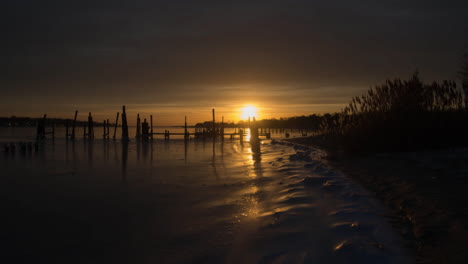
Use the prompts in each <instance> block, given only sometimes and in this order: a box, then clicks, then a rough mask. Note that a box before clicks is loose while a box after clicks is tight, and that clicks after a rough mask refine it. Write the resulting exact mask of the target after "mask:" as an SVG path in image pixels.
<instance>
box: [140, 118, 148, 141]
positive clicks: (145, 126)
mask: <svg viewBox="0 0 468 264" xmlns="http://www.w3.org/2000/svg"><path fill="white" fill-rule="evenodd" d="M141 137H142V139H143V140H145V141H146V140H148V138H149V126H148V122H146V118H145V119H143V123H142V124H141Z"/></svg>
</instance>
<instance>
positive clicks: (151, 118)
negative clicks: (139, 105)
mask: <svg viewBox="0 0 468 264" xmlns="http://www.w3.org/2000/svg"><path fill="white" fill-rule="evenodd" d="M150 122H151V124H150V125H151V130H150V133H151V140H153V115H150Z"/></svg>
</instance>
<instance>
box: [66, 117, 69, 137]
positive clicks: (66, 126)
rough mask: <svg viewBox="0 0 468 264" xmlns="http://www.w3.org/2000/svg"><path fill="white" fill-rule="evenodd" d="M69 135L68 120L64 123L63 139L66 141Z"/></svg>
mask: <svg viewBox="0 0 468 264" xmlns="http://www.w3.org/2000/svg"><path fill="white" fill-rule="evenodd" d="M69 136H70V135H69V134H68V119H67V120H66V121H65V139H68V137H69Z"/></svg>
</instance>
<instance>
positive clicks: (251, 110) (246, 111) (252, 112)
mask: <svg viewBox="0 0 468 264" xmlns="http://www.w3.org/2000/svg"><path fill="white" fill-rule="evenodd" d="M241 111H242V113H241V118H242V119H243V120H246V119H249V117H250V118H252V117H255V118H258V115H257V108H256V107H255V106H252V105H248V106H246V107H244V108H242V109H241Z"/></svg>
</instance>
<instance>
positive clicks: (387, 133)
mask: <svg viewBox="0 0 468 264" xmlns="http://www.w3.org/2000/svg"><path fill="white" fill-rule="evenodd" d="M463 88H464V89H459V88H458V87H457V85H456V83H455V82H453V81H443V82H442V83H436V82H433V83H432V84H425V83H423V82H422V81H421V80H420V78H419V76H418V74H417V73H415V74H413V76H412V77H411V78H410V79H409V80H401V79H394V80H387V81H386V82H385V83H384V84H382V85H378V86H376V87H374V88H371V89H369V90H368V92H367V94H364V95H362V96H356V97H354V98H352V100H351V101H350V103H349V104H348V106H346V107H345V108H344V109H343V110H342V111H341V113H339V114H336V115H329V116H326V117H325V116H324V118H323V121H322V124H321V131H322V133H323V135H324V136H325V138H326V139H328V140H333V141H336V142H338V144H340V145H341V146H342V147H343V148H344V149H345V150H348V151H363V152H366V151H407V150H416V149H426V148H433V147H447V146H467V145H468V144H467V143H468V134H467V132H468V129H467V127H468V119H467V113H468V89H467V88H466V86H464V87H463Z"/></svg>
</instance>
